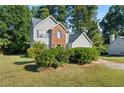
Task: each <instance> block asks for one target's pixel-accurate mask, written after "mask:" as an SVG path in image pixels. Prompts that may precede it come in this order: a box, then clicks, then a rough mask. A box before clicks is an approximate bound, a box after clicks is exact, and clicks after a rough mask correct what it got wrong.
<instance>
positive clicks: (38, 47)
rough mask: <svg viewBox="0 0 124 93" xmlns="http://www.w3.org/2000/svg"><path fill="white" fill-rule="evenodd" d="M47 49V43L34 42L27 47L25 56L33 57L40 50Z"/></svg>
mask: <svg viewBox="0 0 124 93" xmlns="http://www.w3.org/2000/svg"><path fill="white" fill-rule="evenodd" d="M46 49H47V45H46V44H44V43H40V42H35V43H34V44H33V47H31V48H29V49H27V56H28V57H29V58H35V57H36V56H37V55H39V54H40V53H41V52H42V51H44V50H46Z"/></svg>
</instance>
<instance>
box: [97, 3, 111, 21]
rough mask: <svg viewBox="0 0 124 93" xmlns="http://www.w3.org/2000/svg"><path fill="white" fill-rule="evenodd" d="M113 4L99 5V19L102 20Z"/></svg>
mask: <svg viewBox="0 0 124 93" xmlns="http://www.w3.org/2000/svg"><path fill="white" fill-rule="evenodd" d="M110 6H111V5H99V6H98V15H97V19H100V20H102V18H103V17H104V16H105V15H106V13H107V12H108V10H109V8H110Z"/></svg>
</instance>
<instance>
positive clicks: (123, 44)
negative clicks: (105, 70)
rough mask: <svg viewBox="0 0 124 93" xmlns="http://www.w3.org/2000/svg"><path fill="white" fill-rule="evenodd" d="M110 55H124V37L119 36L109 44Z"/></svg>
mask: <svg viewBox="0 0 124 93" xmlns="http://www.w3.org/2000/svg"><path fill="white" fill-rule="evenodd" d="M108 54H109V55H124V39H120V38H117V39H116V40H115V41H113V42H112V43H111V44H110V45H109V51H108Z"/></svg>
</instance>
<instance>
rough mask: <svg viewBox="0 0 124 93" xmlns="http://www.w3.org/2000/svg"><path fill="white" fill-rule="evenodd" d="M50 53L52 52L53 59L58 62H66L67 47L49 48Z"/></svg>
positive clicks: (67, 57)
mask: <svg viewBox="0 0 124 93" xmlns="http://www.w3.org/2000/svg"><path fill="white" fill-rule="evenodd" d="M50 53H51V54H54V56H55V59H56V60H57V61H58V62H66V63H68V62H69V61H68V60H69V53H68V51H67V49H65V48H64V47H60V46H59V47H55V48H52V49H50Z"/></svg>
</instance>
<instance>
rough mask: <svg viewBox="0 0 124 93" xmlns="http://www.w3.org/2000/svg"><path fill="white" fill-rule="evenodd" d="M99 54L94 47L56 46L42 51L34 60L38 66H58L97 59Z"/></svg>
mask: <svg viewBox="0 0 124 93" xmlns="http://www.w3.org/2000/svg"><path fill="white" fill-rule="evenodd" d="M99 55H100V53H99V51H98V50H96V49H95V48H73V49H65V48H63V47H56V48H51V49H49V50H44V51H42V52H41V53H40V54H39V55H37V56H36V57H35V60H36V64H37V65H38V67H58V66H59V65H60V64H63V63H76V64H85V63H91V62H92V61H93V60H97V59H98V57H99Z"/></svg>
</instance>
